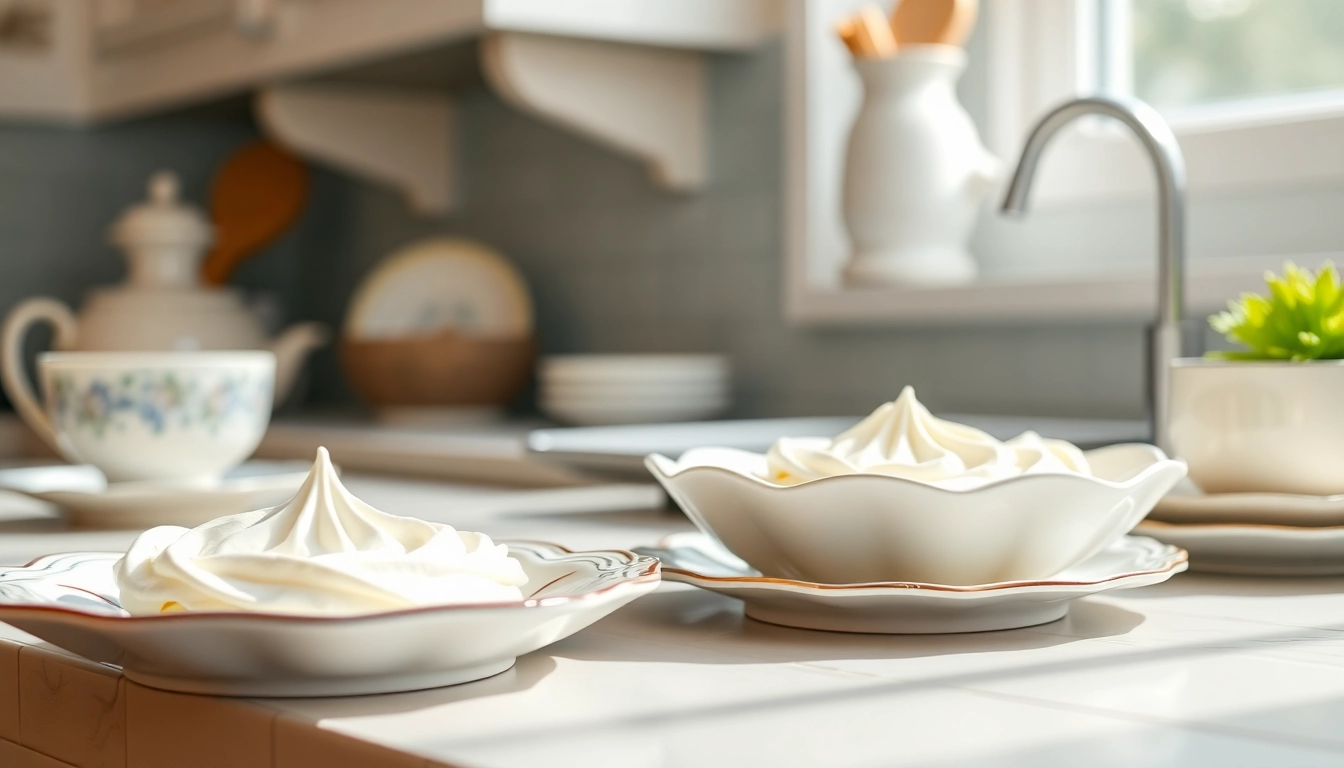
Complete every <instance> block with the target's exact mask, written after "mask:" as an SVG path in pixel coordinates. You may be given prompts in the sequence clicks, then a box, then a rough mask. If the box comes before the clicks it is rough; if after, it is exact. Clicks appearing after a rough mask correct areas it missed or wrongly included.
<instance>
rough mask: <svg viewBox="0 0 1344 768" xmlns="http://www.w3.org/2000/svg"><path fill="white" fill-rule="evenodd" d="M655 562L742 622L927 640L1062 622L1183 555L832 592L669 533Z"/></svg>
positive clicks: (1101, 555) (1124, 556)
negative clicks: (734, 610) (1016, 577)
mask: <svg viewBox="0 0 1344 768" xmlns="http://www.w3.org/2000/svg"><path fill="white" fill-rule="evenodd" d="M637 551H638V552H641V553H643V554H646V555H653V556H655V557H657V558H659V559H660V560H661V561H662V563H663V574H664V578H666V579H667V580H668V581H676V582H682V583H685V584H693V585H695V586H697V587H700V588H702V589H707V590H710V591H711V592H718V593H720V594H724V595H728V596H729V597H735V598H737V599H739V600H741V601H742V602H743V603H744V604H745V610H746V614H747V616H749V617H751V618H753V619H756V620H758V621H765V622H769V623H771V624H783V625H784V626H789V627H801V628H803V629H823V630H830V631H832V632H879V633H889V634H932V633H946V632H986V631H990V630H999V629H1016V628H1018V627H1030V626H1035V625H1037V624H1044V623H1046V622H1050V621H1055V620H1057V619H1061V618H1063V617H1064V615H1065V614H1066V613H1068V610H1069V603H1070V601H1072V600H1076V599H1078V598H1080V597H1086V596H1087V595H1092V594H1096V593H1098V592H1104V591H1107V590H1112V589H1131V588H1133V587H1143V586H1147V585H1149V584H1156V583H1158V582H1161V581H1166V580H1167V579H1169V578H1171V577H1172V576H1174V575H1176V574H1178V573H1180V572H1181V571H1183V570H1185V568H1186V556H1185V552H1184V551H1183V550H1181V549H1178V548H1176V547H1172V546H1167V545H1164V544H1160V543H1158V542H1156V541H1153V540H1152V539H1146V538H1141V537H1137V536H1126V537H1123V538H1121V539H1120V540H1119V541H1116V542H1114V543H1113V544H1111V545H1110V546H1109V547H1107V548H1106V549H1104V550H1102V551H1101V552H1098V553H1097V554H1095V555H1093V556H1092V557H1090V558H1088V559H1087V560H1086V561H1084V562H1082V563H1079V564H1078V565H1076V566H1074V567H1072V568H1070V569H1068V570H1066V571H1064V572H1063V573H1058V574H1055V575H1054V576H1053V577H1051V578H1050V579H1046V580H1040V581H1010V582H1003V583H999V584H982V585H978V586H973V587H951V586H943V585H938V584H914V583H874V584H852V585H847V586H835V585H828V584H814V583H812V582H806V581H795V580H791V579H767V578H764V577H762V576H761V575H760V573H759V572H758V571H756V570H754V569H752V568H751V566H749V565H747V564H746V563H744V562H742V561H741V560H739V559H738V558H736V557H734V556H733V555H732V554H731V553H730V552H728V551H727V550H726V549H724V548H723V547H722V546H720V545H719V544H718V543H717V542H715V541H714V540H713V539H711V538H710V537H708V536H705V535H704V534H702V533H698V532H697V533H679V534H674V535H673V536H670V537H668V538H667V539H665V540H664V541H663V542H662V544H660V545H659V546H657V547H641V548H640V549H638V550H637Z"/></svg>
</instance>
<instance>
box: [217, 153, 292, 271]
mask: <svg viewBox="0 0 1344 768" xmlns="http://www.w3.org/2000/svg"><path fill="white" fill-rule="evenodd" d="M307 198H308V169H307V168H306V167H305V166H304V164H303V162H302V161H300V160H299V159H298V158H297V157H295V156H294V155H292V154H290V153H289V152H288V151H286V150H285V149H284V148H282V147H279V146H277V145H275V144H272V143H270V142H268V141H265V140H259V141H254V142H252V143H251V144H248V145H247V146H245V147H243V148H242V149H240V150H238V151H237V152H234V153H233V154H232V155H231V156H230V157H229V159H228V160H226V161H224V164H223V165H222V166H220V169H219V171H218V172H217V173H216V174H215V181H214V185H213V186H212V188H211V191H210V216H211V218H212V219H214V223H215V246H214V248H213V249H211V251H210V254H209V255H208V256H206V258H205V263H204V264H203V265H202V266H201V277H202V278H203V279H204V280H205V282H206V283H208V284H210V285H220V284H222V283H224V282H225V281H227V280H228V279H229V276H230V275H232V274H233V272H234V270H236V269H237V268H238V265H239V264H241V263H243V261H245V260H246V259H247V258H248V257H250V256H251V255H252V254H254V253H256V252H257V251H258V250H259V249H260V248H262V247H263V246H265V245H268V244H270V243H271V242H272V241H273V240H275V239H276V238H278V237H279V236H280V235H281V234H282V233H284V231H285V230H286V229H289V227H290V225H292V224H293V223H294V220H295V219H297V218H298V217H299V214H300V213H302V212H303V205H304V202H305V201H306V200H307Z"/></svg>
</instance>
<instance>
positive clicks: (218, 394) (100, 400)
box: [0, 351, 275, 482]
mask: <svg viewBox="0 0 1344 768" xmlns="http://www.w3.org/2000/svg"><path fill="white" fill-rule="evenodd" d="M16 358H17V356H13V357H10V356H6V359H5V360H4V366H3V369H0V373H3V375H4V384H5V390H6V392H7V393H8V394H9V397H10V400H12V401H13V402H14V405H15V407H16V408H17V409H18V412H19V414H20V415H21V416H22V417H23V418H24V420H25V421H27V422H28V425H29V426H31V427H32V428H33V429H34V430H35V431H36V432H37V433H38V434H39V435H40V436H41V437H42V438H43V439H45V440H46V441H47V442H48V443H49V444H50V445H51V446H52V447H53V448H55V449H56V451H57V452H58V453H60V454H61V455H62V456H64V457H65V458H66V459H68V460H70V461H73V462H77V463H86V464H92V465H94V466H96V467H98V469H100V470H102V472H103V474H104V475H106V476H107V479H108V480H109V481H112V482H121V481H128V480H153V481H183V482H198V481H199V482H206V481H209V480H212V479H215V478H218V477H219V476H220V475H222V474H223V473H224V472H226V471H228V470H229V469H232V468H233V467H235V466H237V465H238V464H240V463H242V462H243V460H245V459H246V458H247V457H248V456H250V455H251V454H252V452H253V451H255V450H256V448H257V445H258V444H259V443H260V442H261V438H262V436H263V435H264V434H265V432H266V425H267V424H268V423H269V422H270V418H271V392H272V389H273V387H274V384H275V355H274V354H272V353H270V352H260V351H236V352H55V353H47V354H43V355H40V356H39V357H38V362H37V367H38V374H39V378H40V380H41V383H42V392H43V402H42V403H41V404H39V403H38V402H37V399H36V398H35V397H34V396H33V392H32V389H31V388H30V387H29V385H28V381H27V377H26V376H25V374H24V371H23V369H22V363H21V362H20V361H19V360H17V359H16Z"/></svg>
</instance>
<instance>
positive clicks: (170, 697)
mask: <svg viewBox="0 0 1344 768" xmlns="http://www.w3.org/2000/svg"><path fill="white" fill-rule="evenodd" d="M349 484H350V486H351V488H352V490H354V491H355V492H356V493H357V494H360V495H362V496H363V497H364V498H366V499H367V500H368V501H370V502H371V503H373V504H375V505H379V506H381V507H383V508H384V509H387V510H389V511H394V512H399V513H404V514H414V515H420V516H424V517H428V518H431V519H438V520H445V521H450V522H452V523H454V524H457V525H461V526H462V527H467V528H476V529H480V530H484V531H486V532H488V533H490V534H492V535H494V536H497V537H499V538H509V537H525V538H533V539H546V540H552V541H556V542H558V543H561V544H564V545H566V546H569V547H629V546H635V545H638V544H643V543H649V542H653V541H656V540H657V539H658V538H660V537H661V536H663V535H665V534H667V533H670V532H672V531H676V530H685V529H687V528H688V527H689V526H688V524H687V523H686V522H685V521H684V520H683V519H681V518H680V517H678V516H676V515H673V514H670V513H668V512H666V511H661V510H632V511H628V512H583V511H572V510H581V509H582V506H583V505H582V500H581V499H578V498H577V497H571V498H568V499H567V505H566V507H565V509H568V510H571V511H566V512H551V511H547V510H546V509H545V508H544V506H545V505H543V504H539V503H537V501H536V497H531V498H529V496H528V494H529V493H532V494H535V493H539V492H537V491H487V490H483V489H473V488H467V487H463V486H451V485H446V484H440V483H432V482H415V481H407V480H393V479H385V478H376V477H366V476H354V477H351V478H349ZM569 490H572V491H574V492H576V493H581V492H582V491H583V489H569ZM546 493H551V491H547V492H546ZM482 499H488V503H485V502H483V501H482ZM133 536H134V532H88V533H84V532H70V531H65V530H63V529H62V528H61V525H60V523H59V521H58V520H57V519H55V518H53V517H51V516H50V513H49V511H48V510H44V509H43V508H42V507H41V505H37V504H34V503H32V502H29V501H27V500H24V499H20V498H17V497H12V496H8V495H4V496H0V562H5V563H16V562H23V561H26V560H28V559H30V558H31V557H33V556H35V555H38V554H45V553H48V552H55V551H68V550H76V549H117V548H123V547H125V546H126V545H127V544H129V542H130V540H131V539H132V538H133ZM0 637H6V638H9V639H10V640H11V641H20V642H24V641H26V642H32V638H26V637H24V636H22V635H21V634H20V633H17V632H15V631H14V630H12V629H9V628H8V627H4V626H3V625H0ZM59 659H60V654H59V653H58V652H55V651H53V650H52V649H49V648H45V647H43V646H41V645H37V646H17V645H13V644H12V643H0V758H4V759H0V763H3V764H5V765H10V764H15V765H19V766H24V765H34V766H36V765H44V766H45V765H67V764H68V765H73V764H106V765H123V764H124V765H129V766H160V765H163V766H167V765H173V764H174V761H177V764H188V763H182V762H181V759H182V754H183V751H190V752H191V753H192V760H191V761H190V764H193V765H230V764H238V762H237V761H239V760H245V761H246V764H249V765H253V764H255V765H271V766H275V767H276V768H291V766H301V765H320V764H331V762H330V761H331V757H332V756H334V755H341V756H345V760H344V763H343V764H350V765H395V766H400V765H413V766H426V765H460V766H481V767H482V768H485V767H494V766H498V767H500V768H504V767H506V766H530V765H539V764H546V765H548V766H570V765H573V766H590V765H593V764H603V763H610V764H617V763H619V764H620V765H621V766H623V767H626V768H636V767H639V766H709V765H767V764H768V765H774V766H793V765H797V766H818V765H825V766H919V767H920V768H951V767H952V766H984V765H994V766H1032V767H1033V768H1050V767H1051V766H1061V767H1063V766H1069V767H1072V766H1077V765H1083V764H1086V765H1088V766H1125V767H1126V768H1129V767H1131V766H1182V767H1189V766H1219V768H1233V767H1235V766H1248V767H1250V766H1276V768H1296V767H1298V766H1301V767H1303V768H1306V767H1308V766H1339V765H1344V732H1342V731H1341V730H1340V728H1339V727H1338V723H1339V722H1340V719H1341V717H1344V579H1250V578H1232V577H1215V576H1201V575H1194V574H1184V575H1181V576H1177V577H1176V578H1175V579H1174V580H1173V581H1171V582H1168V583H1166V584H1162V585H1159V586H1156V587H1150V588H1145V589H1141V590H1135V591H1131V592H1121V593H1115V594H1111V595H1106V596H1098V597H1093V598H1088V599H1086V600H1083V601H1080V602H1078V603H1076V604H1075V606H1074V608H1073V610H1072V612H1071V613H1070V615H1069V616H1068V617H1067V618H1066V619H1064V620H1062V621H1059V622H1055V623H1052V624H1047V625H1044V626H1040V627H1035V628H1031V629H1023V630H1014V631H1007V632H991V633H984V634H975V635H956V636H922V637H893V636H876V635H841V634H831V633H825V632H813V631H807V630H797V629H788V628H784V627H775V626H771V625H767V624H761V623H758V622H754V621H751V620H749V619H745V618H743V616H742V612H741V607H740V605H739V604H737V603H736V602H735V601H733V600H730V599H727V598H724V597H720V596H717V595H713V594H710V593H707V592H703V591H699V590H696V589H694V588H691V587H687V586H682V585H672V584H665V585H663V586H662V587H661V588H660V589H659V590H658V591H657V592H655V593H654V594H652V595H650V596H648V597H645V598H643V599H641V600H639V601H637V602H636V603H634V604H633V605H631V606H630V607H628V608H626V609H625V610H622V611H620V612H618V613H616V614H615V615H613V616H611V617H609V618H607V619H605V620H603V621H602V622H599V623H598V624H597V625H594V626H593V627H591V628H589V629H588V630H586V631H584V632H581V633H580V634H578V635H576V636H574V637H571V638H569V639H567V640H564V641H562V642H560V643H557V644H555V645H553V646H551V647H549V648H547V649H545V650H543V651H539V652H537V653H533V654H531V655H529V656H526V657H524V658H522V659H520V660H519V663H518V665H517V666H516V667H515V668H514V669H512V670H510V671H508V672H505V673H504V674H502V675H499V676H497V677H494V678H491V679H488V680H484V681H481V682H477V683H470V684H467V685H463V686H458V687H455V688H446V689H439V690H434V691H425V692H420V693H412V694H400V695H394V696H377V697H363V698H353V699H327V700H323V699H308V700H270V701H246V700H216V699H209V698H202V697H182V696H179V695H176V694H162V693H158V692H155V691H150V690H148V689H143V688H140V687H139V686H134V685H133V684H129V683H127V682H125V681H122V680H120V678H119V676H118V675H116V673H115V671H114V670H109V669H107V668H102V669H89V668H87V667H86V666H85V665H81V664H79V662H77V661H75V660H67V661H68V664H66V665H65V666H62V665H61V664H60V663H58V662H59ZM88 666H93V665H88ZM69 670H74V671H69ZM52 680H55V681H56V682H55V683H52V682H51V681H52ZM65 680H68V681H70V682H68V683H62V681H65ZM41 681H47V682H45V683H43V682H41ZM53 686H55V687H54V688H53ZM15 689H17V693H15ZM53 690H56V691H57V692H56V693H52V691H53ZM62 691H64V693H62ZM80 691H84V692H85V693H84V694H80V693H79V692H80ZM81 695H82V696H83V698H82V699H81V698H79V697H80V696H81ZM53 696H55V697H56V698H54V699H53V698H52V697H53ZM60 696H67V697H69V704H68V705H67V706H65V707H64V708H63V707H62V706H61V701H60ZM100 697H101V698H100ZM12 711H18V712H19V713H20V714H19V718H18V719H19V722H20V724H21V726H22V727H20V728H18V729H14V728H12V727H11V724H9V723H8V721H9V720H11V719H12V716H11V715H9V714H7V713H9V712H12ZM30 711H31V712H32V713H33V714H31V715H30V714H29V713H30ZM109 712H110V713H112V714H108V713H109ZM117 713H121V714H117ZM56 717H70V718H72V719H73V720H74V722H71V723H68V724H63V725H65V728H64V730H65V731H66V732H69V733H71V734H72V736H71V738H70V739H68V740H67V741H65V742H62V741H59V740H53V739H52V738H51V735H50V734H51V733H52V732H53V731H52V726H51V725H49V724H48V723H50V722H51V721H52V720H51V719H52V718H56ZM44 718H45V719H44ZM118 718H120V719H118ZM165 725H168V726H170V728H169V729H168V730H171V731H172V733H173V734H174V735H173V737H172V738H168V737H166V736H164V735H163V734H164V730H165ZM118 728H120V730H118ZM118 739H120V740H118ZM44 745H45V747H46V749H47V750H48V751H43V748H44ZM201 745H216V746H214V747H211V748H209V749H207V748H204V747H202V746H201ZM51 749H57V750H58V751H59V750H60V749H65V750H66V752H68V754H64V753H63V754H53V753H52V752H50V751H49V750H51ZM7 750H8V751H7ZM118 750H121V751H120V752H118ZM90 756H93V757H96V758H98V761H93V760H92V759H91V757H90ZM324 756H325V757H324ZM51 758H56V759H57V760H51ZM11 760H12V761H15V762H13V763H11V762H7V761H11ZM23 760H27V761H28V762H23ZM39 761H47V762H39Z"/></svg>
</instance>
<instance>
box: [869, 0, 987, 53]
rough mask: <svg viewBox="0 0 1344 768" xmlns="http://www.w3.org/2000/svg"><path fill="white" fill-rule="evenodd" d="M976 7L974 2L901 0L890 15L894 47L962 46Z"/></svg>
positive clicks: (958, 0)
mask: <svg viewBox="0 0 1344 768" xmlns="http://www.w3.org/2000/svg"><path fill="white" fill-rule="evenodd" d="M979 5H980V4H979V2H977V0H900V2H899V3H897V4H896V8H895V9H894V10H893V11H892V12H891V29H892V33H893V35H894V37H895V40H896V45H897V46H898V47H900V46H906V45H919V44H929V43H933V44H940V45H956V46H961V45H965V43H966V38H968V37H970V36H971V29H972V28H974V27H975V17H976V14H977V13H978V12H979Z"/></svg>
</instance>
